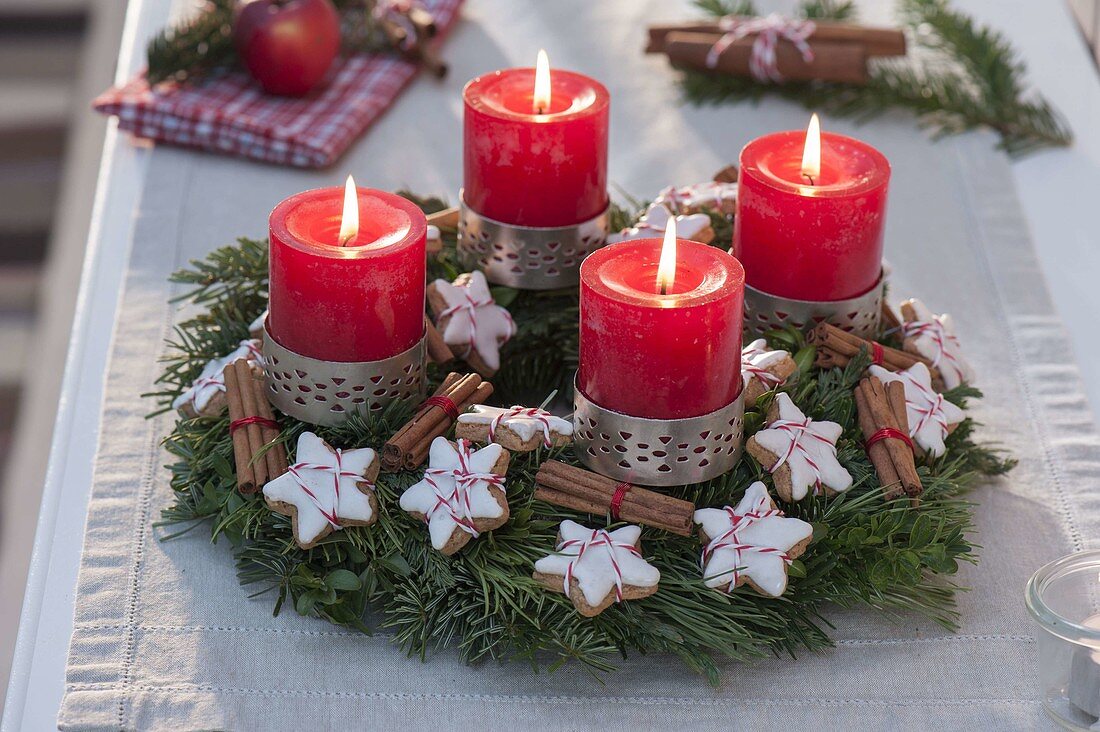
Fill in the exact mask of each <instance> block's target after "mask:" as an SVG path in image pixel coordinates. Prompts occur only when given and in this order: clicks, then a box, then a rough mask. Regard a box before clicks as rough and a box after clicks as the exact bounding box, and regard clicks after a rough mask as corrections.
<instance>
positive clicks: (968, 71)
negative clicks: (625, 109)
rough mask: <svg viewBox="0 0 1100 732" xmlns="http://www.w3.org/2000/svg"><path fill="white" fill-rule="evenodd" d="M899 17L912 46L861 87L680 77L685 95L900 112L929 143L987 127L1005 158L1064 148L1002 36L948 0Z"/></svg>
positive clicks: (828, 13) (841, 11)
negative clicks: (774, 98)
mask: <svg viewBox="0 0 1100 732" xmlns="http://www.w3.org/2000/svg"><path fill="white" fill-rule="evenodd" d="M696 5H697V6H698V7H699V8H700V9H701V10H702V11H704V12H706V13H708V14H710V15H716V16H721V15H726V14H737V15H745V14H755V13H756V9H755V6H754V5H753V3H752V2H750V1H749V0H698V2H697V3H696ZM802 13H803V15H805V16H807V17H810V18H815V19H828V20H851V19H852V18H853V17H854V14H855V7H854V5H853V3H852V2H848V1H844V0H809V1H808V2H805V3H803V5H802ZM899 18H900V20H902V21H903V22H904V24H905V26H906V30H907V32H908V35H909V38H910V41H911V50H910V56H909V58H907V59H879V60H874V61H873V62H872V64H871V73H870V79H869V81H868V83H867V84H866V85H865V86H856V85H851V84H840V83H828V82H791V83H786V84H778V85H777V84H761V83H759V82H757V81H755V80H753V79H747V78H740V77H733V76H723V75H716V74H710V73H706V72H700V71H685V72H684V76H683V79H682V85H683V90H684V94H685V96H686V97H687V99H689V100H690V101H692V102H694V103H696V104H722V103H731V102H739V101H744V100H751V101H755V100H759V99H760V98H762V97H764V96H765V95H768V94H774V95H778V96H781V97H783V98H785V99H789V100H791V101H795V102H799V103H800V104H802V105H803V106H805V107H807V108H812V109H813V110H815V111H819V112H820V111H823V112H827V113H829V114H832V115H835V116H841V117H852V118H855V119H857V120H866V119H870V118H872V117H875V116H877V115H880V114H882V113H884V112H887V111H889V110H892V109H904V110H908V111H909V112H911V113H913V114H914V115H915V116H916V117H917V120H918V122H919V123H920V124H921V125H922V126H924V127H927V128H928V129H930V130H931V131H932V134H933V136H935V137H939V136H943V135H949V134H956V133H959V132H964V131H967V130H973V129H980V128H988V129H992V130H995V131H996V132H997V133H998V134H999V135H1000V138H1001V141H1000V147H1001V148H1002V149H1004V150H1005V151H1006V152H1008V154H1010V155H1013V156H1020V155H1024V154H1027V153H1030V152H1034V151H1035V150H1039V149H1042V148H1047V147H1062V146H1066V145H1068V144H1070V142H1071V141H1072V139H1073V138H1072V134H1071V132H1070V130H1069V128H1068V127H1067V125H1066V123H1065V121H1064V120H1063V119H1062V117H1061V116H1060V115H1059V114H1058V113H1057V112H1056V111H1055V110H1054V109H1053V108H1052V107H1051V106H1050V104H1049V103H1048V102H1047V101H1046V100H1045V99H1044V98H1043V97H1042V96H1041V95H1039V94H1038V93H1035V92H1031V91H1029V90H1028V87H1027V83H1026V81H1025V74H1026V68H1025V66H1024V64H1023V62H1021V61H1020V59H1019V56H1018V54H1017V53H1016V51H1015V49H1013V48H1012V46H1011V44H1010V43H1009V42H1008V41H1007V40H1006V39H1005V37H1004V36H1003V35H1002V34H1001V33H999V32H997V31H995V30H993V29H991V28H989V27H987V26H983V25H981V24H979V23H977V22H976V21H974V19H973V18H971V17H970V16H968V15H966V14H964V13H961V12H958V11H956V10H953V9H952V8H951V6H950V4H949V3H948V2H947V0H899Z"/></svg>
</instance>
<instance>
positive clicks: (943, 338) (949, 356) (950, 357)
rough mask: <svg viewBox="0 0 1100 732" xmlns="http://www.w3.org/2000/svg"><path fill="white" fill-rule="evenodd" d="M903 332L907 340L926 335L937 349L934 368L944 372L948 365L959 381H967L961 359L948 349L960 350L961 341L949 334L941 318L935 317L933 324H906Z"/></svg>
mask: <svg viewBox="0 0 1100 732" xmlns="http://www.w3.org/2000/svg"><path fill="white" fill-rule="evenodd" d="M901 332H902V335H903V336H904V337H906V338H918V337H920V336H925V335H926V336H928V337H929V338H931V339H932V343H933V345H934V346H935V347H936V355H935V357H934V358H933V359H932V366H933V367H935V368H938V369H940V370H941V371H942V370H943V368H944V365H947V366H949V367H950V368H951V369H952V370H953V371H954V372H955V375H956V376H957V377H958V379H959V381H966V378H965V376H964V372H963V368H962V364H960V363H959V359H957V358H955V354H953V353H951V351H950V350H949V349H948V346H949V345H950V346H951V347H952V348H959V339H958V338H956V337H955V336H954V335H952V334H951V333H948V332H947V328H945V327H944V325H943V321H942V320H941V319H940V317H939V316H936V317H934V318H933V319H932V322H924V321H914V322H912V323H905V324H904V325H902V331H901ZM945 362H946V363H945Z"/></svg>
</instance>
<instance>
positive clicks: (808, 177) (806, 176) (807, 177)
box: [802, 173, 816, 185]
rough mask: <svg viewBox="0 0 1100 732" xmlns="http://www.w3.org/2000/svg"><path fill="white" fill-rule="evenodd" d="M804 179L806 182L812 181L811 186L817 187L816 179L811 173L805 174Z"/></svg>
mask: <svg viewBox="0 0 1100 732" xmlns="http://www.w3.org/2000/svg"><path fill="white" fill-rule="evenodd" d="M802 177H803V178H805V179H806V180H808V181H810V185H816V184H815V183H814V177H813V176H812V175H810V174H809V173H803V174H802Z"/></svg>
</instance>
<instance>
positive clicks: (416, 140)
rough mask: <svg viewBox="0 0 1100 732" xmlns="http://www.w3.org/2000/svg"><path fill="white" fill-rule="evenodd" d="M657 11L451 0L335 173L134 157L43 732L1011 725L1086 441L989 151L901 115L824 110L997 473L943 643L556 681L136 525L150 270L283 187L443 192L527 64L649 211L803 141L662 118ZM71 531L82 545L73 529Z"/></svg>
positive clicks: (671, 109)
mask: <svg viewBox="0 0 1100 732" xmlns="http://www.w3.org/2000/svg"><path fill="white" fill-rule="evenodd" d="M687 12H688V11H687V10H686V8H684V7H682V6H681V7H673V8H668V7H666V6H665V4H664V3H660V2H657V0H647V1H646V2H638V1H637V0H633V1H632V0H618V1H617V2H605V3H509V2H507V0H471V2H470V3H469V6H468V8H467V10H466V19H465V20H464V21H463V22H461V23H460V25H459V26H458V28H457V29H456V31H455V33H454V35H453V37H452V38H451V39H450V41H449V42H448V45H447V49H446V52H447V56H448V58H449V59H450V60H451V61H452V74H451V76H450V77H449V79H448V80H447V81H446V82H445V83H443V84H442V85H439V84H436V83H433V82H431V81H429V80H421V81H419V82H418V83H417V84H416V85H414V87H413V88H412V89H410V91H409V93H408V94H407V95H406V96H404V97H403V98H402V99H400V100H399V101H398V103H397V106H396V108H395V109H394V110H392V111H391V112H390V114H389V115H388V116H387V117H386V118H384V119H383V120H382V121H381V122H380V123H379V124H378V126H377V127H376V128H375V129H374V130H373V131H372V132H371V133H370V135H369V136H368V137H367V138H366V139H365V140H363V141H362V142H361V143H360V144H359V145H358V146H357V147H356V148H355V149H354V150H353V152H352V154H351V155H350V156H349V157H348V158H346V159H345V160H344V161H343V162H342V163H340V164H338V166H337V169H336V170H333V171H329V172H327V173H301V172H292V171H287V170H279V169H275V168H271V167H266V166H262V165H257V164H249V163H244V162H241V161H237V160H228V159H223V158H217V157H213V156H208V155H202V154H195V153H189V152H181V151H178V150H171V149H167V148H161V149H157V150H155V151H154V152H153V154H152V160H151V161H150V168H149V171H148V177H147V184H146V187H145V191H144V193H143V196H142V199H141V201H140V204H139V205H138V206H137V211H138V214H137V218H136V220H135V222H134V231H133V246H132V253H131V257H130V260H129V262H119V263H118V264H119V266H120V267H126V271H127V274H126V278H125V283H126V284H125V288H124V291H123V292H122V293H121V294H120V297H121V298H122V301H121V308H120V317H119V321H118V324H117V329H116V333H115V341H114V346H113V357H112V359H111V363H110V371H109V374H108V381H107V392H106V397H105V406H104V413H103V415H102V419H103V420H104V421H105V422H106V423H107V424H108V425H109V427H108V428H107V429H104V430H103V431H102V435H103V437H102V441H101V444H100V447H99V457H98V461H97V466H96V478H95V485H94V488H93V494H92V498H91V502H90V507H89V513H88V523H87V530H86V535H85V537H84V552H83V559H82V564H81V571H80V581H79V586H78V589H77V593H78V594H77V598H76V617H75V631H74V634H73V638H72V645H71V649H70V657H69V663H68V670H67V676H66V694H65V698H64V703H63V706H62V709H61V712H60V717H59V723H60V725H61V727H62V728H64V729H153V728H155V729H168V728H172V729H211V728H217V729H222V728H230V729H263V730H299V729H332V728H337V727H348V728H355V729H360V728H361V729H415V728H421V727H424V728H428V727H431V728H452V727H459V726H465V727H469V726H478V727H484V728H486V729H498V728H499V729H515V728H516V727H522V728H525V729H530V730H536V729H574V728H597V729H600V730H606V731H608V732H610V731H611V730H618V729H624V730H626V729H636V728H639V727H641V728H651V727H676V728H685V729H686V728H694V729H703V728H707V729H710V728H729V727H731V726H732V727H733V728H737V729H753V728H761V727H765V726H766V727H769V728H777V727H787V726H790V727H795V728H814V729H818V728H824V729H836V728H850V729H888V728H912V727H917V726H918V725H919V726H927V727H932V728H936V729H994V728H996V729H1007V728H1033V727H1035V726H1036V725H1040V724H1043V723H1044V718H1043V713H1042V710H1041V706H1040V702H1039V692H1038V689H1037V686H1036V683H1035V680H1034V666H1035V660H1036V648H1035V640H1034V636H1035V632H1036V628H1035V626H1034V625H1033V624H1032V622H1031V620H1030V619H1029V617H1028V616H1027V614H1026V611H1025V609H1024V606H1023V599H1022V593H1023V588H1024V583H1025V582H1026V580H1027V577H1028V576H1029V575H1030V573H1031V572H1032V571H1034V570H1035V569H1036V568H1037V567H1038V566H1039V565H1041V564H1043V563H1045V562H1047V561H1049V560H1051V559H1054V558H1056V557H1058V556H1060V555H1062V554H1065V553H1068V552H1070V551H1073V550H1077V549H1081V548H1084V547H1086V546H1091V545H1093V544H1094V543H1095V542H1094V541H1093V539H1094V538H1095V537H1097V536H1098V535H1100V531H1098V529H1100V491H1097V480H1098V479H1097V476H1098V475H1100V441H1098V439H1097V436H1096V434H1095V432H1094V429H1093V426H1092V421H1091V420H1092V418H1091V414H1090V412H1089V409H1088V407H1087V404H1086V401H1085V397H1084V393H1083V388H1082V385H1081V383H1080V379H1079V374H1078V371H1077V367H1076V365H1075V364H1074V362H1073V358H1072V355H1071V354H1070V352H1069V349H1068V346H1067V343H1066V339H1065V335H1064V333H1063V332H1062V329H1061V324H1060V322H1059V320H1058V319H1057V317H1056V316H1055V315H1054V313H1053V310H1052V307H1051V303H1050V299H1049V296H1048V293H1047V290H1046V287H1045V284H1044V282H1043V280H1042V278H1041V275H1040V274H1039V273H1038V266H1037V263H1036V260H1035V255H1034V252H1033V250H1032V246H1031V243H1030V241H1029V238H1028V232H1027V227H1026V224H1025V222H1024V221H1023V219H1022V218H1021V216H1020V214H1019V211H1018V201H1017V199H1016V193H1015V190H1014V189H1013V187H1012V183H1011V176H1010V173H1009V169H1008V165H1007V161H1006V160H1005V158H1004V157H1003V156H1002V155H1001V154H1000V153H997V152H995V151H994V144H995V138H994V137H993V136H992V135H984V134H975V135H969V136H966V137H962V138H955V139H949V140H945V141H941V142H938V143H932V142H930V141H929V140H928V139H927V138H926V137H925V136H923V135H921V134H919V133H918V132H917V131H916V130H915V128H914V125H913V123H912V121H911V120H910V119H908V118H907V117H904V116H897V117H893V116H889V117H886V118H884V119H881V120H879V121H876V122H874V123H873V124H870V125H867V126H864V127H858V128H857V127H853V126H851V125H850V124H847V123H844V122H839V121H836V120H830V119H827V118H826V119H825V120H824V124H825V126H826V129H833V130H837V131H841V132H846V133H850V134H855V135H857V136H859V137H861V138H863V139H865V140H867V141H868V142H870V143H872V144H874V145H875V146H877V147H878V148H879V149H881V150H882V151H883V152H884V153H885V154H886V155H887V157H889V158H890V160H891V162H892V164H893V170H894V174H893V180H892V182H891V195H890V204H889V209H890V210H889V217H888V218H889V222H888V226H887V242H888V243H887V247H888V257H889V258H890V260H891V262H892V263H893V265H894V269H895V274H894V277H893V285H892V293H893V294H894V295H895V296H896V297H903V296H910V295H916V296H920V297H922V298H923V299H924V300H925V301H926V302H927V303H929V305H931V306H932V307H933V308H934V309H936V310H938V311H950V312H952V313H953V314H955V316H956V318H957V320H958V324H959V330H960V335H961V338H962V340H963V343H964V345H965V346H966V348H967V351H968V354H969V355H970V356H971V358H972V360H973V362H974V364H975V366H976V367H977V370H978V373H979V374H980V378H979V384H978V385H979V386H980V387H981V388H982V389H983V390H984V391H985V394H986V398H985V399H984V400H983V401H982V402H980V403H978V404H977V405H976V406H975V407H974V409H973V415H974V416H975V417H976V418H977V419H978V420H979V421H981V422H983V423H984V424H985V427H984V428H983V429H982V431H981V436H982V437H983V438H985V439H988V440H991V441H997V442H1000V443H1002V444H1003V445H1004V447H1005V448H1006V449H1008V450H1010V451H1011V452H1012V453H1013V454H1014V455H1015V456H1016V457H1018V458H1019V460H1020V464H1019V466H1018V467H1017V468H1016V469H1015V470H1014V471H1013V472H1012V473H1011V474H1010V475H1009V476H1008V477H1007V478H1006V479H1003V480H999V481H993V482H990V483H988V484H986V485H983V486H981V487H980V488H978V489H977V490H976V491H975V493H974V497H975V499H976V501H977V502H978V506H977V509H976V518H977V526H978V534H977V536H976V537H975V540H976V541H977V543H979V544H980V545H982V550H981V562H980V564H979V565H978V566H977V567H964V569H963V570H962V572H961V573H960V575H959V577H958V580H959V582H960V583H961V584H963V585H965V586H967V587H969V588H971V591H970V592H966V593H963V594H961V595H960V597H959V601H960V609H961V612H962V618H963V622H962V629H961V630H960V632H959V633H957V634H950V633H945V632H944V631H943V630H942V629H940V628H939V627H937V626H935V625H934V624H931V623H929V622H927V621H924V620H921V619H919V618H917V617H911V616H901V617H898V618H893V619H891V618H885V617H883V616H881V615H878V614H875V613H871V612H866V611H853V612H835V613H832V614H831V618H832V620H833V621H834V622H835V624H836V632H835V636H836V638H837V639H838V644H837V648H836V649H835V650H832V651H830V652H828V653H824V654H819V655H805V656H803V657H802V658H800V659H799V660H798V661H797V662H796V661H792V660H790V659H785V658H784V659H776V660H773V661H768V662H764V663H758V664H755V665H753V666H739V665H736V664H730V665H729V666H728V667H727V670H726V678H725V684H724V685H723V687H722V688H721V689H719V690H715V689H712V688H709V687H708V686H707V685H706V683H705V682H704V681H703V679H701V678H699V677H697V676H694V675H692V674H691V673H690V672H688V671H686V670H684V669H682V668H680V667H679V665H678V664H677V663H676V662H675V661H671V662H670V660H669V659H665V658H654V657H651V658H631V659H630V660H629V661H627V662H623V663H622V671H621V672H620V673H617V674H614V675H611V676H608V677H607V678H606V679H605V683H604V684H600V683H597V682H595V681H594V680H593V679H592V678H591V677H589V676H587V675H586V674H585V673H583V672H579V671H578V670H577V669H567V670H565V671H564V672H559V673H557V674H554V675H545V674H544V675H539V676H533V675H532V674H531V673H530V671H529V669H528V668H527V667H526V666H518V665H517V666H511V665H497V664H485V665H481V666H477V667H466V666H463V665H462V664H461V663H459V662H458V661H457V660H456V659H455V657H454V656H453V655H451V654H449V653H442V654H437V655H436V656H434V657H432V658H431V659H430V661H429V662H428V663H426V664H425V663H421V662H419V661H417V660H414V659H408V658H405V657H404V656H403V655H401V653H400V652H399V651H398V650H396V649H395V648H394V647H393V646H391V645H390V643H389V641H388V640H387V638H386V637H385V636H384V635H381V634H380V635H376V636H374V637H364V636H362V635H360V634H357V633H351V632H346V631H344V630H340V629H337V628H334V627H333V626H330V625H328V624H326V623H324V622H321V621H314V620H309V619H303V618H300V617H298V616H297V615H295V614H294V612H293V610H290V609H288V610H287V611H286V612H284V613H283V615H281V616H280V617H277V618H273V617H272V616H271V598H270V597H263V598H260V599H257V600H248V599H246V592H245V591H244V590H242V589H241V588H240V587H239V586H238V585H237V581H236V578H235V573H234V568H233V560H232V556H231V553H230V550H229V548H228V546H226V545H225V544H223V545H221V546H213V545H211V544H210V543H209V541H208V539H207V534H206V530H205V529H204V528H203V529H198V530H196V531H194V532H192V533H191V534H189V535H188V536H186V537H185V538H182V539H179V540H175V541H172V542H167V543H165V542H161V541H159V540H158V533H157V532H155V531H153V530H152V528H151V523H152V522H153V521H154V520H156V518H157V517H158V514H159V511H160V510H161V508H162V507H164V506H165V505H166V504H167V503H168V502H169V500H170V490H169V488H168V474H167V471H166V470H165V469H164V467H163V465H164V463H165V462H166V455H165V453H164V452H163V451H162V450H161V448H160V447H159V442H160V440H161V438H162V437H163V435H164V434H165V433H166V432H167V431H168V430H169V428H170V426H171V420H172V417H171V416H170V415H166V416H161V417H158V418H155V419H149V420H147V419H145V418H144V415H145V414H146V412H147V411H149V409H150V407H151V404H150V403H149V402H147V401H143V400H142V399H140V398H139V394H141V393H142V392H144V391H148V390H149V389H150V387H151V385H152V383H153V380H154V378H155V377H156V375H157V374H158V372H159V370H160V366H159V364H158V363H157V359H158V357H159V356H161V355H162V354H164V353H165V346H164V345H163V344H164V339H165V338H166V337H168V336H170V335H171V328H172V324H173V323H174V322H175V321H176V320H178V319H179V317H180V313H179V312H178V310H177V308H176V307H175V306H172V305H170V304H169V302H168V301H169V299H170V298H171V297H172V296H173V295H176V294H179V290H178V288H176V287H173V286H170V285H169V284H168V283H167V280H166V278H167V276H168V275H169V274H170V273H171V272H172V271H173V270H175V269H177V268H179V267H180V266H183V265H184V264H185V263H186V262H187V260H188V259H190V258H195V257H201V256H202V255H204V254H205V253H206V252H208V251H209V250H210V249H212V248H214V247H216V246H219V245H221V244H224V243H227V242H230V241H232V240H233V238H234V237H236V236H238V235H250V236H262V235H264V234H265V233H266V215H267V212H268V211H269V210H270V209H271V207H272V206H273V204H274V203H275V202H277V201H278V200H280V199H281V198H282V197H284V196H286V195H288V194H290V193H292V192H295V191H298V190H302V189H304V188H308V187H313V186H317V185H324V184H337V183H339V182H340V181H341V180H342V178H343V174H344V172H345V171H347V170H350V171H352V172H354V173H355V175H356V177H357V179H358V180H359V182H360V184H362V185H372V186H377V187H391V188H393V187H399V186H410V187H413V188H414V189H415V190H417V191H420V192H424V193H440V192H442V193H450V195H451V197H452V198H453V197H454V191H455V190H457V187H458V184H459V179H460V168H459V166H460V161H461V151H460V140H461V110H462V105H461V97H460V93H459V91H460V88H461V85H462V83H463V82H464V81H465V80H466V79H468V78H470V77H472V76H474V75H476V74H478V73H481V72H484V71H488V70H491V69H494V68H498V67H502V66H509V65H527V64H529V63H531V61H532V60H533V57H534V53H535V51H536V50H537V48H538V47H540V46H546V47H547V48H548V50H549V52H550V58H551V61H552V62H553V63H554V64H555V65H557V66H560V67H565V68H574V69H577V70H581V71H584V72H587V73H589V74H591V75H593V76H595V77H596V78H599V79H601V80H603V81H604V82H605V83H606V84H607V86H608V87H609V89H610V90H611V93H612V97H613V102H612V133H611V134H612V154H611V157H612V164H611V165H612V168H611V177H612V179H613V180H614V181H615V182H616V184H618V185H620V186H622V187H623V188H625V189H626V190H628V191H630V192H631V193H633V194H637V195H639V196H650V195H652V194H654V193H655V192H656V190H657V189H659V188H660V187H662V186H663V185H665V184H667V183H672V182H675V183H690V182H695V181H697V180H704V179H707V178H708V177H709V176H710V174H711V173H712V172H713V171H715V170H717V169H718V168H720V167H721V166H722V165H724V164H726V163H727V162H730V161H731V160H735V159H736V156H737V152H738V150H739V149H740V147H741V146H742V145H743V144H744V143H745V142H746V141H748V140H749V139H751V138H752V137H754V136H756V135H759V134H762V133H764V132H768V131H771V130H774V129H787V128H799V127H802V126H803V125H804V124H805V121H806V117H807V115H806V114H805V113H804V111H803V110H801V109H799V108H796V107H793V106H790V105H787V104H784V103H780V102H775V101H767V102H765V103H763V104H762V105H760V106H756V107H754V106H751V105H740V106H736V107H721V108H714V109H695V108H691V107H686V106H683V105H682V104H680V103H679V101H678V97H677V90H676V88H675V87H674V86H673V84H672V75H671V73H670V72H669V71H668V70H667V68H666V66H665V63H664V62H663V61H662V60H660V59H659V58H656V57H645V56H643V55H642V54H641V45H642V40H643V36H644V29H643V26H644V23H645V22H646V21H648V20H651V19H659V18H666V17H667V18H675V17H682V16H684V15H685V14H686V13H687ZM71 540H72V541H79V540H80V539H79V537H75V536H74V537H71Z"/></svg>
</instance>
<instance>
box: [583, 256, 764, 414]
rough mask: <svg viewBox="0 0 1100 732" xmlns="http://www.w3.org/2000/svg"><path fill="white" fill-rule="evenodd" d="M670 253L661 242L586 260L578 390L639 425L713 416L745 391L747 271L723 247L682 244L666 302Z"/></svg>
mask: <svg viewBox="0 0 1100 732" xmlns="http://www.w3.org/2000/svg"><path fill="white" fill-rule="evenodd" d="M661 249H662V241H661V240H660V239H635V240H633V241H627V242H622V243H619V244H612V245H610V246H607V247H604V248H603V249H600V250H598V251H596V252H595V253H593V254H591V255H589V257H588V258H587V259H585V260H584V263H583V264H582V265H581V334H580V368H579V370H578V372H577V385H578V387H579V388H580V390H581V391H582V392H583V393H584V395H585V396H586V397H588V399H589V400H591V401H593V402H595V403H596V404H598V405H599V406H601V407H603V408H605V409H611V410H614V411H616V412H621V413H623V414H628V415H630V416H634V417H647V418H651V419H677V418H682V417H695V416H699V415H703V414H709V413H710V412H713V411H715V410H716V409H720V408H722V407H725V406H726V405H728V404H729V403H730V402H732V401H733V400H734V399H736V398H737V395H738V394H739V393H740V392H741V373H740V368H739V367H738V366H737V364H739V363H740V358H741V317H742V305H743V300H744V287H745V272H744V270H743V269H742V268H741V264H740V263H739V262H738V261H737V260H736V259H734V258H733V257H731V256H730V255H729V254H727V253H726V252H724V251H722V250H720V249H716V248H714V247H710V246H706V245H705V244H700V243H698V242H693V241H687V240H684V239H681V240H677V241H676V249H675V274H674V276H673V277H672V278H671V279H669V280H667V281H668V282H670V283H671V284H670V285H669V286H668V287H667V288H666V293H667V294H664V295H662V294H661V290H660V287H659V285H658V284H657V283H658V277H657V275H658V267H659V263H660V259H661Z"/></svg>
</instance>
